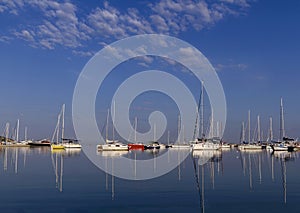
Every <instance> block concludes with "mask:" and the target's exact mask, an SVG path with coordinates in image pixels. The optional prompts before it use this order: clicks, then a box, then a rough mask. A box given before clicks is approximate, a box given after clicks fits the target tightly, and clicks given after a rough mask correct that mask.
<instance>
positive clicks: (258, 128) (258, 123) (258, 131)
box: [257, 115, 261, 143]
mask: <svg viewBox="0 0 300 213" xmlns="http://www.w3.org/2000/svg"><path fill="white" fill-rule="evenodd" d="M257 141H258V142H259V143H260V142H261V134H260V119H259V115H258V116H257Z"/></svg>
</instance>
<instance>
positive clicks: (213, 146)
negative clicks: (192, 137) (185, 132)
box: [193, 142, 220, 150]
mask: <svg viewBox="0 0 300 213" xmlns="http://www.w3.org/2000/svg"><path fill="white" fill-rule="evenodd" d="M218 149H220V144H215V143H212V142H204V143H197V144H193V150H218Z"/></svg>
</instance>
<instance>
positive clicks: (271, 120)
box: [269, 117, 273, 141]
mask: <svg viewBox="0 0 300 213" xmlns="http://www.w3.org/2000/svg"><path fill="white" fill-rule="evenodd" d="M269 139H270V141H272V140H273V119H272V117H270V132H269Z"/></svg>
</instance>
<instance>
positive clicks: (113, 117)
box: [111, 101, 116, 141]
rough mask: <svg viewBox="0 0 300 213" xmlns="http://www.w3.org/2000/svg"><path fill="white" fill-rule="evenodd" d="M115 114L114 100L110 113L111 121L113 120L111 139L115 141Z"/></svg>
mask: <svg viewBox="0 0 300 213" xmlns="http://www.w3.org/2000/svg"><path fill="white" fill-rule="evenodd" d="M115 114H116V102H115V101H114V102H113V113H112V116H111V117H112V121H113V129H112V140H113V141H115Z"/></svg>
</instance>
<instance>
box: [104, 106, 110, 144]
mask: <svg viewBox="0 0 300 213" xmlns="http://www.w3.org/2000/svg"><path fill="white" fill-rule="evenodd" d="M108 119H109V109H108V110H107V116H106V132H105V143H107V140H108Z"/></svg>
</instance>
